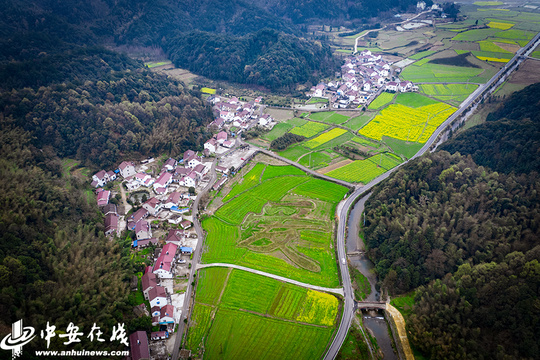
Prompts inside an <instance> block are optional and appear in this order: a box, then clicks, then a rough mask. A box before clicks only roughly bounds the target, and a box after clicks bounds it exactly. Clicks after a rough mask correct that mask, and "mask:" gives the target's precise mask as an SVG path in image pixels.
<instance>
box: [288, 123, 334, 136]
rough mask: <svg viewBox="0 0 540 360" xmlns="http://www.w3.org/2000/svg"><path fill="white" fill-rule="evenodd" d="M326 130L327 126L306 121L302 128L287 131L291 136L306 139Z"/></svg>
mask: <svg viewBox="0 0 540 360" xmlns="http://www.w3.org/2000/svg"><path fill="white" fill-rule="evenodd" d="M326 129H328V125H325V124H321V123H316V122H312V121H308V122H307V123H306V124H304V125H302V126H298V127H295V128H294V129H292V130H291V131H289V132H290V133H291V134H296V135H300V136H305V137H307V138H310V137H312V136H315V135H317V134H318V133H320V132H321V131H324V130H326Z"/></svg>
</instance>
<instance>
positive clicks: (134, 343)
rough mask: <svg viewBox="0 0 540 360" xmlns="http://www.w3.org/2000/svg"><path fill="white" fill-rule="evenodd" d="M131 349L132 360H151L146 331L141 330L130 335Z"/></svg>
mask: <svg viewBox="0 0 540 360" xmlns="http://www.w3.org/2000/svg"><path fill="white" fill-rule="evenodd" d="M129 348H130V350H131V351H130V354H131V360H148V359H150V349H149V347H148V338H147V337H146V332H145V331H142V330H141V331H137V332H134V333H133V334H131V335H129Z"/></svg>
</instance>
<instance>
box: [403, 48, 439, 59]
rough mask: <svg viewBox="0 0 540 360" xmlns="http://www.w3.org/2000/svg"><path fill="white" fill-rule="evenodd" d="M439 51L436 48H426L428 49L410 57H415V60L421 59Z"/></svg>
mask: <svg viewBox="0 0 540 360" xmlns="http://www.w3.org/2000/svg"><path fill="white" fill-rule="evenodd" d="M436 52H437V51H435V50H426V51H421V52H419V53H416V54H414V55H412V56H409V59H413V60H420V59H423V58H425V57H428V56H430V55H433V54H435V53H436Z"/></svg>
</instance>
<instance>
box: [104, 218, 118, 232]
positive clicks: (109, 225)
mask: <svg viewBox="0 0 540 360" xmlns="http://www.w3.org/2000/svg"><path fill="white" fill-rule="evenodd" d="M118 219H119V217H118V215H116V214H108V215H107V216H105V235H112V234H114V233H116V234H118V230H119V229H118Z"/></svg>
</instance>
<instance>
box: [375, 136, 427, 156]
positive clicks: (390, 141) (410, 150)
mask: <svg viewBox="0 0 540 360" xmlns="http://www.w3.org/2000/svg"><path fill="white" fill-rule="evenodd" d="M383 141H384V143H385V144H386V145H388V146H389V147H390V148H391V149H392V150H393V151H394V152H395V153H396V154H400V155H403V156H405V157H406V158H407V159H410V158H412V157H413V156H414V155H415V154H416V153H417V152H418V150H420V149H421V148H422V146H424V144H421V143H417V142H410V141H409V142H408V141H403V140H399V139H394V138H391V137H388V136H384V137H383Z"/></svg>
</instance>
